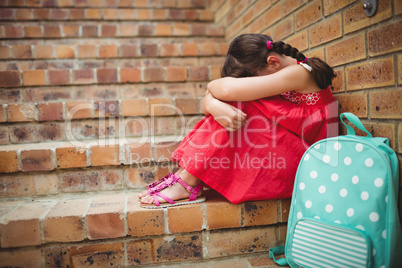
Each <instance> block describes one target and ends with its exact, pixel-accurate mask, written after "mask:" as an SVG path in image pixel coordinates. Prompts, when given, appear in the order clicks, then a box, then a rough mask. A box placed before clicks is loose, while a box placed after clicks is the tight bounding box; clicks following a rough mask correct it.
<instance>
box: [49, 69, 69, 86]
mask: <svg viewBox="0 0 402 268" xmlns="http://www.w3.org/2000/svg"><path fill="white" fill-rule="evenodd" d="M48 76H49V84H50V85H68V84H70V72H69V71H68V70H48Z"/></svg>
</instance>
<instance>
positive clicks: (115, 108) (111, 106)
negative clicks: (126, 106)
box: [94, 101, 119, 117]
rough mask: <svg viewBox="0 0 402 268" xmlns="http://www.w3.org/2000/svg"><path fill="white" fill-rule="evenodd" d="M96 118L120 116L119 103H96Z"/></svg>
mask: <svg viewBox="0 0 402 268" xmlns="http://www.w3.org/2000/svg"><path fill="white" fill-rule="evenodd" d="M94 113H95V116H96V117H110V116H118V115H119V103H118V101H96V102H95V103H94Z"/></svg>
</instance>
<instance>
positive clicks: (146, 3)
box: [1, 0, 205, 8]
mask: <svg viewBox="0 0 402 268" xmlns="http://www.w3.org/2000/svg"><path fill="white" fill-rule="evenodd" d="M1 6H3V7H34V8H41V7H43V8H49V7H80V8H83V7H95V8H99V7H121V8H128V7H135V8H149V7H152V8H204V7H205V1H204V0H3V1H2V3H1Z"/></svg>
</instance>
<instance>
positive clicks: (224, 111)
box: [202, 93, 247, 131]
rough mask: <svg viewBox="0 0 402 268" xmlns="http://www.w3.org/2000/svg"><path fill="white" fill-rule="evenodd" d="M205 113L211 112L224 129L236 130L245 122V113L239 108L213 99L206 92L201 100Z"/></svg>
mask: <svg viewBox="0 0 402 268" xmlns="http://www.w3.org/2000/svg"><path fill="white" fill-rule="evenodd" d="M202 107H203V111H204V113H205V114H211V115H212V116H213V117H214V119H215V120H216V121H217V122H218V123H219V124H220V125H221V126H222V127H224V128H225V129H226V130H228V131H236V130H238V129H239V128H241V127H242V126H244V125H245V124H246V119H247V115H246V114H245V113H244V112H243V111H242V110H240V109H237V108H235V107H233V106H232V105H229V104H227V103H224V102H221V101H220V100H218V99H215V98H214V97H213V96H212V94H210V93H207V95H206V96H205V97H204V99H203V101H202Z"/></svg>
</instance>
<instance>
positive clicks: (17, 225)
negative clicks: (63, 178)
mask: <svg viewBox="0 0 402 268" xmlns="http://www.w3.org/2000/svg"><path fill="white" fill-rule="evenodd" d="M205 194H206V196H207V201H206V202H205V203H202V204H195V205H191V206H181V207H180V206H179V207H173V208H168V209H158V210H148V209H143V208H141V207H139V202H138V197H137V195H136V194H133V193H120V194H97V195H95V194H91V195H84V196H74V197H71V198H61V199H58V200H54V199H37V200H33V201H25V202H23V201H14V202H10V201H9V202H3V203H2V205H1V208H2V209H1V215H2V217H1V220H0V223H1V224H0V232H1V247H2V248H3V250H2V251H1V252H0V259H6V260H7V261H8V263H7V264H8V265H11V266H16V264H21V263H23V262H24V261H26V260H27V259H29V261H30V263H29V264H30V265H31V266H35V267H40V266H41V265H42V264H45V265H47V266H56V265H58V266H63V267H66V266H70V267H86V266H89V265H94V264H95V265H96V266H97V267H105V265H106V264H107V266H110V265H113V266H119V265H120V266H131V265H146V264H162V263H166V264H167V263H173V262H181V261H186V262H188V261H209V260H211V261H212V260H215V261H219V259H217V258H221V257H231V256H252V255H246V254H255V253H266V252H267V251H268V249H269V248H270V247H273V246H276V245H278V244H282V243H283V241H284V240H285V236H286V223H285V222H286V220H287V215H288V211H289V203H290V202H289V200H268V201H256V202H245V203H243V204H239V205H233V204H231V203H229V202H228V201H227V200H226V199H224V198H223V197H221V196H220V195H218V194H216V193H215V192H213V191H206V193H205ZM25 247H26V248H25ZM17 256H18V257H19V258H18V257H17ZM22 256H25V257H24V258H21V257H22ZM22 266H24V265H22ZM197 267H198V266H197Z"/></svg>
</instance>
